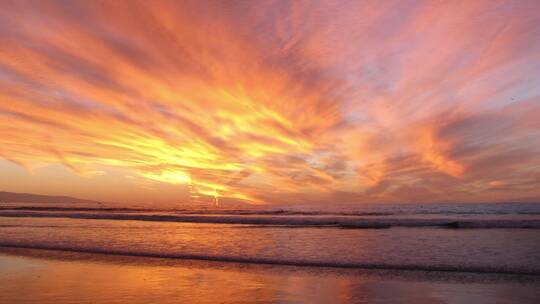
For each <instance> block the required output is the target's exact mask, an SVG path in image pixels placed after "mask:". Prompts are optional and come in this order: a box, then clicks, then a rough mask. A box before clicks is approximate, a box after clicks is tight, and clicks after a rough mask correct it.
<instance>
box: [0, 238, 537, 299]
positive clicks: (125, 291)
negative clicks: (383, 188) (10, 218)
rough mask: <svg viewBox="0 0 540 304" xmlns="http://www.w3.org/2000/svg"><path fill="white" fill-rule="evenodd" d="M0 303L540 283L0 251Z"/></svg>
mask: <svg viewBox="0 0 540 304" xmlns="http://www.w3.org/2000/svg"><path fill="white" fill-rule="evenodd" d="M0 268H1V269H2V271H0V281H1V282H2V284H0V303H537V300H538V298H540V277H537V276H516V275H500V274H497V275H494V274H473V273H448V272H425V271H381V270H360V269H342V268H325V267H294V266H277V265H257V264H239V263H223V262H205V261H195V260H175V259H159V258H146V257H125V256H112V255H102V254H87V253H72V252H61V251H48V250H27V249H24V250H21V249H6V248H1V249H0Z"/></svg>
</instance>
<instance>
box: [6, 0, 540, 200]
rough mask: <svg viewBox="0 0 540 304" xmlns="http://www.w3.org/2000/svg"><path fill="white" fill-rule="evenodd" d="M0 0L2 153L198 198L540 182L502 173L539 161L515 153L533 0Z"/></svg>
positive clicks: (526, 111) (529, 149)
mask: <svg viewBox="0 0 540 304" xmlns="http://www.w3.org/2000/svg"><path fill="white" fill-rule="evenodd" d="M488 8H489V9H488ZM0 11H1V12H0V158H2V159H5V160H9V161H11V162H14V163H17V164H19V165H21V166H24V167H27V168H29V169H30V170H34V171H36V172H38V173H36V174H39V170H40V169H39V168H42V167H44V166H49V165H51V164H63V165H64V166H66V167H68V168H70V169H71V170H73V171H74V172H75V173H76V174H79V175H82V176H87V177H88V179H92V180H93V181H94V182H95V183H97V184H100V181H101V180H103V183H105V180H106V179H105V176H107V174H109V173H110V170H116V169H118V170H123V171H125V172H129V176H130V179H132V178H136V179H142V181H141V183H145V182H158V183H165V184H170V185H181V186H185V187H184V188H182V189H183V190H182V191H184V192H186V197H191V198H192V199H193V200H202V201H208V202H213V201H214V200H217V198H218V197H219V198H220V200H231V201H235V200H239V201H245V202H250V203H271V202H310V201H319V202H320V201H321V200H325V199H328V200H332V201H334V200H347V201H358V202H364V201H385V200H386V201H387V200H392V201H403V200H411V199H413V198H414V199H424V198H423V197H420V198H418V197H412V196H410V195H407V194H406V193H407V191H408V189H416V193H423V194H422V195H423V196H425V197H426V198H425V200H430V199H432V200H438V199H439V197H440V198H446V199H454V200H466V201H471V200H472V201H477V200H483V199H485V198H486V193H487V191H489V190H488V189H489V188H490V187H491V188H493V185H495V184H493V182H494V181H497V185H498V186H497V187H499V186H502V185H505V187H507V192H506V193H507V195H505V196H501V197H504V198H509V199H512V198H520V197H534V196H536V195H538V193H537V192H535V191H534V190H531V189H529V188H527V187H525V188H520V187H517V186H515V187H513V188H512V186H511V185H515V182H516V181H518V180H519V181H520V182H521V183H523V184H529V183H532V182H534V181H538V170H539V169H535V168H538V166H537V165H538V164H540V160H539V159H538V157H531V158H529V159H528V161H527V163H526V164H524V163H523V162H521V161H520V160H519V157H518V156H519V155H520V154H522V155H523V154H526V155H535V153H536V152H538V151H540V142H539V141H538V138H539V137H538V136H539V135H538V132H539V131H538V130H539V128H538V126H537V123H536V121H537V119H535V117H536V116H535V115H534V113H539V109H540V106H539V105H538V96H539V95H540V92H539V91H538V87H540V86H539V81H540V78H539V77H538V75H537V73H536V71H537V70H538V62H540V57H539V56H538V54H540V52H539V50H540V41H539V39H538V38H537V37H538V35H537V33H536V32H535V30H534V29H536V28H538V26H539V25H540V14H539V13H538V11H540V10H538V3H536V2H535V1H530V2H527V1H523V2H520V3H518V4H513V5H510V4H508V3H506V2H504V1H501V2H497V3H494V2H493V1H475V2H474V3H466V4H460V5H458V4H452V3H435V2H431V1H426V2H418V3H414V4H411V3H404V2H402V1H396V2H392V1H385V2H384V3H376V2H374V3H331V2H327V3H313V2H312V1H295V2H294V3H285V2H264V1H263V2H260V3H257V4H254V3H247V2H246V3H244V2H238V3H230V2H220V1H210V2H201V1H182V2H175V1H155V2H152V3H147V2H143V1H140V2H139V1H114V2H110V3H108V2H107V3H101V2H73V3H70V4H65V3H64V4H62V3H59V2H54V1H51V2H48V1H45V2H39V3H32V5H30V4H28V3H24V2H19V1H13V2H10V1H5V2H3V3H2V4H0ZM448 113H450V114H448ZM452 113H454V114H452ZM455 113H459V115H456V114H455ZM499 123H501V124H502V125H501V124H499ZM488 160H493V161H489V165H488V164H487V163H486V162H488ZM111 168H112V169H111ZM501 168H512V172H513V173H512V174H511V175H509V176H507V177H501V176H498V175H499V174H500V172H501V171H500V170H503V169H501ZM0 169H1V168H0ZM1 174H5V175H8V174H10V172H7V171H6V172H5V173H1ZM505 178H506V179H505ZM509 185H510V186H509ZM0 186H1V185H0ZM508 187H510V188H512V189H510V190H508ZM424 188H425V189H424ZM424 190H425V191H424ZM123 191H124V192H125V193H126V195H125V197H126V200H130V201H136V200H137V197H130V194H129V193H130V191H129V189H123ZM73 194H76V193H73ZM156 195H159V194H156ZM163 195H165V194H163ZM166 195H170V194H166ZM169 200H170V201H175V200H176V198H175V197H169Z"/></svg>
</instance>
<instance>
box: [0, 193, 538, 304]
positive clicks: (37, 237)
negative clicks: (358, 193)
mask: <svg viewBox="0 0 540 304" xmlns="http://www.w3.org/2000/svg"><path fill="white" fill-rule="evenodd" d="M0 209H2V210H0V251H1V252H4V253H10V252H11V253H10V255H7V256H6V255H4V256H3V257H2V258H1V259H0V260H1V263H0V266H1V267H2V268H0V278H1V279H2V283H3V284H2V287H0V289H1V288H3V291H4V292H5V293H3V294H4V299H7V300H4V302H6V301H7V303H9V302H13V301H14V300H15V299H18V297H21V299H27V300H28V301H27V302H32V303H34V302H39V303H47V301H50V302H54V301H55V299H61V302H78V303H80V302H84V301H87V302H107V303H114V302H115V301H116V302H126V301H128V302H137V301H139V302H148V301H150V300H152V301H160V302H167V301H168V302H177V301H176V300H173V299H172V298H170V297H171V295H176V294H180V295H178V297H179V298H178V299H180V300H181V299H184V300H185V301H189V300H191V302H193V300H194V299H197V301H196V302H198V303H201V302H205V301H206V302H207V303H214V302H220V303H221V302H224V303H225V302H226V303H233V302H234V303H253V302H257V301H259V300H260V301H259V302H261V303H299V302H304V303H329V302H332V303H340V302H342V303H348V302H356V303H374V302H375V303H377V302H381V303H383V302H384V303H388V302H389V301H390V302H391V303H399V302H403V303H410V302H411V301H412V302H415V303H416V302H417V303H536V302H535V301H533V300H532V299H537V298H538V291H536V290H540V288H539V286H538V283H539V282H540V229H539V228H540V225H539V224H540V216H539V214H540V207H538V205H534V204H473V205H464V204H458V205H439V206H437V207H435V206H423V205H387V206H381V205H377V206H359V207H356V208H348V209H347V208H344V209H342V210H340V209H339V208H334V209H332V210H329V209H325V210H317V209H310V208H297V207H290V208H288V209H281V208H280V209H275V208H274V209H261V208H253V209H246V210H215V209H208V210H193V209H189V210H156V209H148V208H146V209H125V208H122V209H118V208H113V209H110V208H109V209H104V208H103V207H99V208H96V207H92V206H90V207H88V206H50V205H48V206H43V205H41V206H27V205H21V204H18V205H17V204H11V205H3V206H2V208H0ZM36 249H39V250H37V252H42V254H41V253H38V254H28V252H36ZM47 249H49V250H51V249H52V250H54V251H53V252H56V253H55V254H53V255H55V256H56V258H54V259H50V257H51V254H50V251H48V250H47ZM13 251H17V253H16V254H15V256H14V255H13ZM62 252H63V253H62ZM58 255H60V257H59V258H58ZM73 255H85V258H84V259H82V260H79V259H75V260H74V259H73ZM20 256H24V257H20ZM28 256H31V257H28ZM88 256H90V257H91V258H88ZM95 256H99V257H101V258H97V259H96V258H94V257H95ZM36 257H37V258H38V259H37V260H36ZM103 257H107V258H105V259H106V260H107V259H113V260H114V262H113V263H109V262H107V263H106V264H107V266H104V265H102V264H103V259H104V258H103ZM44 258H46V260H43V259H44ZM155 258H166V259H165V260H166V261H169V262H165V266H164V264H160V263H158V265H155V263H154V262H150V261H154V260H155ZM133 259H135V262H129V263H127V262H126V261H132V260H133ZM160 260H161V259H160ZM187 260H197V261H199V262H197V263H210V264H211V265H212V266H210V267H206V266H205V267H202V268H201V267H200V264H197V265H198V266H196V267H191V268H190V267H188V269H187V270H186V269H185V263H186V261H187ZM36 261H37V262H36ZM224 262H227V263H224ZM96 263H97V264H96ZM152 263H154V265H153V266H155V267H150V268H148V267H146V266H145V265H148V264H152ZM170 263H172V264H174V265H170ZM178 263H179V264H180V265H179V264H178ZM212 263H215V264H212ZM28 265H40V266H39V267H37V268H32V267H30V268H27V267H29V266H28ZM96 265H98V266H96ZM216 265H217V266H216ZM222 265H233V266H222ZM262 265H267V266H262ZM284 265H289V266H284ZM173 266H174V267H173ZM291 266H293V267H292V268H291ZM18 267H19V268H18ZM21 267H22V268H21ZM25 267H26V268H25ZM171 267H172V268H171ZM178 267H179V268H178ZM215 267H218V270H219V271H218V270H216V269H214V268H215ZM23 268H24V269H27V270H21V269H23ZM245 269H250V270H249V271H245ZM261 269H262V270H261ZM291 269H295V270H294V271H292V270H291ZM297 269H302V270H300V271H298V270H297ZM329 269H330V270H329ZM332 269H333V270H332ZM252 270H253V271H255V272H254V273H252ZM111 271H112V272H114V273H115V276H116V273H118V274H121V273H126V274H122V275H120V278H119V279H118V280H117V279H114V277H113V278H112V279H109V281H111V280H113V281H111V282H110V283H109V285H110V287H111V290H108V291H104V290H101V288H105V286H104V285H103V284H104V283H103V282H102V280H107V277H108V276H110V273H111ZM216 271H217V272H216ZM220 271H225V273H221V272H220ZM291 271H292V272H291ZM369 271H375V272H376V274H377V275H373V273H370V274H369V275H367V272H369ZM388 272H392V273H393V275H391V276H388ZM138 273H140V275H139V274H138ZM396 273H398V275H395V274H396ZM404 273H414V274H413V275H404ZM77 274H78V275H79V276H78V277H77ZM381 274H384V275H381ZM455 276H457V279H456V277H455ZM471 276H472V277H474V279H473V280H471ZM131 277H133V278H131ZM41 278H47V279H41ZM87 278H90V281H88V279H87ZM141 278H143V279H142V281H141ZM92 280H95V282H93V281H92ZM122 280H128V282H131V281H130V280H135V284H134V285H133V286H132V285H130V284H131V283H122ZM55 282H56V283H55ZM152 282H153V283H152ZM156 282H168V283H166V285H163V284H161V283H160V284H156ZM235 282H237V283H238V286H236V287H235V286H233V285H234V283H235ZM283 282H288V283H286V284H285V283H283ZM54 284H57V285H54ZM70 284H71V285H70ZM147 284H149V285H147ZM171 284H172V285H171ZM175 284H176V285H175ZM291 284H292V285H291ZM52 285H54V286H52ZM109 285H107V286H109ZM531 285H533V286H535V288H536V289H535V288H531ZM9 286H11V287H9ZM23 286H24V287H23ZM27 286H29V287H27ZM59 286H64V287H65V288H67V289H65V288H60V287H59ZM136 286H140V288H144V290H141V289H138V288H137V287H136ZM212 286H214V288H212ZM215 288H225V289H228V290H225V291H223V294H221V293H219V292H218V291H216V290H214V289H215ZM72 289H73V290H72ZM105 289H106V288H105ZM411 290H419V292H416V291H411ZM0 291H2V290H0ZM137 292H138V293H141V296H140V297H138V296H136V294H137ZM32 293H36V294H32ZM166 294H169V298H168V297H167V296H166ZM41 295H45V297H44V298H43V299H45V300H44V301H40V300H39V299H40V296H41ZM6 297H7V298H6ZM77 297H78V298H80V299H82V301H76V300H75V299H77ZM182 297H183V298H182ZM198 297H201V300H199V299H198ZM142 299H146V300H147V301H143V300H142ZM174 299H176V298H174ZM221 299H223V301H221ZM329 299H332V300H331V301H330V300H329ZM180 300H178V301H180ZM255 300H257V301H255ZM409 300H410V301H409ZM518 300H519V301H518ZM317 301H319V302H317ZM17 302H25V301H17Z"/></svg>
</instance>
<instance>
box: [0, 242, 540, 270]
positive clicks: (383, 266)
mask: <svg viewBox="0 0 540 304" xmlns="http://www.w3.org/2000/svg"><path fill="white" fill-rule="evenodd" d="M2 247H3V248H19V249H37V250H54V251H64V252H79V253H91V254H105V255H116V256H131V257H148V258H165V259H182V260H202V261H216V262H231V263H246V264H267V265H284V266H299V267H329V268H358V269H376V270H408V271H444V272H470V273H493V274H518V275H535V276H540V269H534V268H530V267H527V268H518V267H514V268H512V267H505V266H468V265H422V264H391V263H361V262H360V263H357V262H338V261H307V260H284V259H274V258H254V257H237V256H216V255H201V254H184V253H161V252H146V251H132V250H122V249H105V248H84V247H77V246H58V245H50V244H25V243H2V242H0V248H2Z"/></svg>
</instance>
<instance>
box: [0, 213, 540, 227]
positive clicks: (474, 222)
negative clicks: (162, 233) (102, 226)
mask: <svg viewBox="0 0 540 304" xmlns="http://www.w3.org/2000/svg"><path fill="white" fill-rule="evenodd" d="M0 217H17V218H22V217H30V218H72V219H95V220H121V221H124V220H128V221H148V222H179V223H208V224H243V225H268V226H301V227H332V228H343V229H384V228H391V227H438V228H453V229H459V228H466V229H475V228H484V229H487V228H507V229H511V228H515V229H540V219H463V220H456V219H448V218H430V219H416V218H415V219H412V218H399V217H397V218H370V217H365V218H363V217H343V216H342V217H339V216H335V217H328V216H326V217H323V216H261V215H259V216H257V215H250V216H241V215H200V214H199V215H171V214H134V213H84V212H80V213H77V212H38V211H0Z"/></svg>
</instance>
